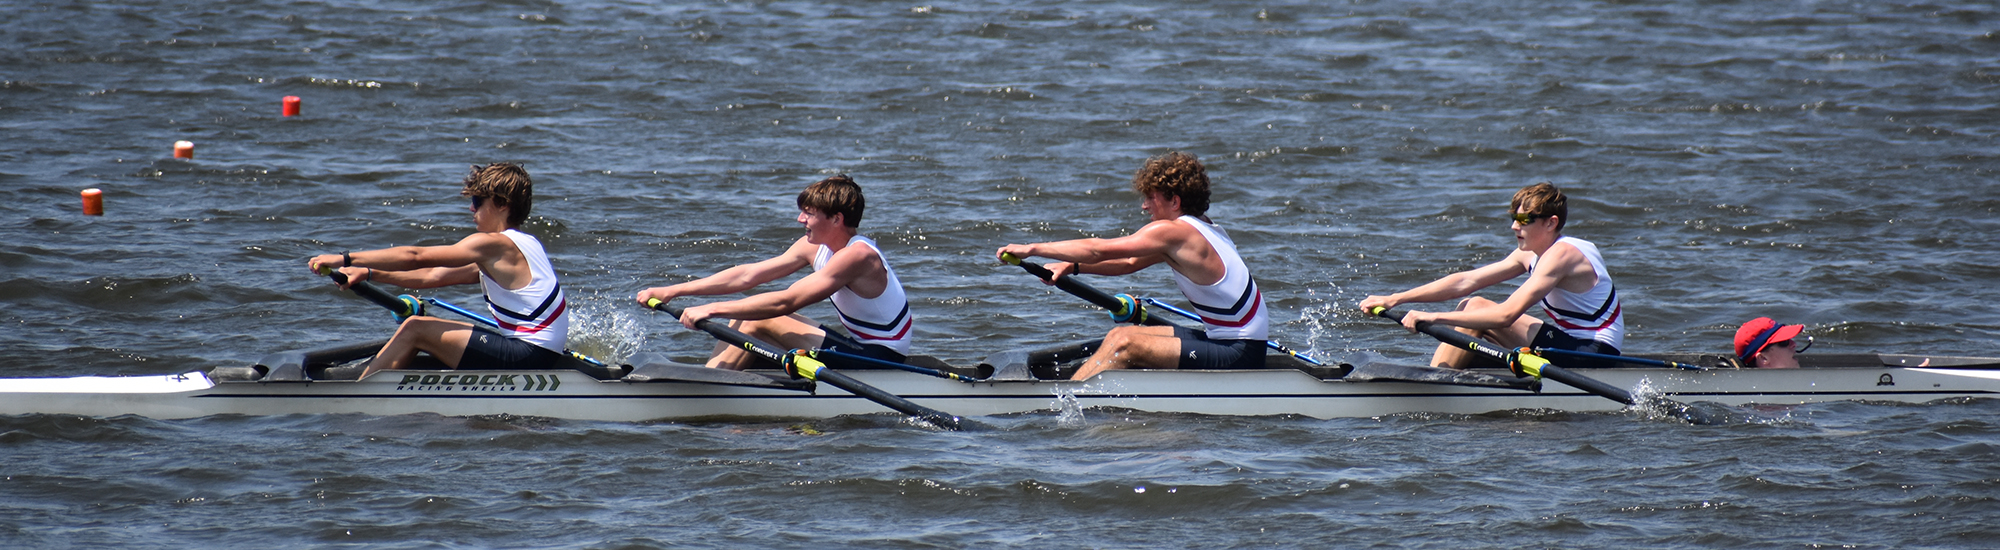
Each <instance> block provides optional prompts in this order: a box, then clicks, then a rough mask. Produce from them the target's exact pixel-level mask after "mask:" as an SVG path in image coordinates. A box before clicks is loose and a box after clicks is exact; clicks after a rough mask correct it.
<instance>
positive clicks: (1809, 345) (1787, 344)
mask: <svg viewBox="0 0 2000 550" xmlns="http://www.w3.org/2000/svg"><path fill="white" fill-rule="evenodd" d="M1812 344H1813V341H1812V337H1811V336H1807V337H1806V342H1805V343H1803V344H1801V343H1798V342H1797V341H1796V340H1786V341H1783V342H1772V343H1771V345H1770V347H1774V348H1791V347H1792V346H1798V347H1797V348H1793V349H1792V353H1803V352H1805V351H1806V350H1807V349H1810V348H1812Z"/></svg>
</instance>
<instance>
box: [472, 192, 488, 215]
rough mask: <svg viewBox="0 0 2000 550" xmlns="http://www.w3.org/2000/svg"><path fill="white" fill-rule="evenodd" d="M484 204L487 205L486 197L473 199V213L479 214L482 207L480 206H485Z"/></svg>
mask: <svg viewBox="0 0 2000 550" xmlns="http://www.w3.org/2000/svg"><path fill="white" fill-rule="evenodd" d="M483 204H486V197H480V196H474V197H472V211H473V212H478V211H479V206H480V205H483Z"/></svg>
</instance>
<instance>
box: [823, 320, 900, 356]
mask: <svg viewBox="0 0 2000 550" xmlns="http://www.w3.org/2000/svg"><path fill="white" fill-rule="evenodd" d="M819 328H820V330H823V331H826V339H825V340H821V341H820V343H819V349H823V350H828V351H837V352H841V353H845V354H848V355H859V356H862V357H867V358H869V359H876V360H881V361H888V362H891V363H901V362H903V361H904V360H905V359H908V357H904V356H903V354H902V353H901V352H898V351H896V349H895V348H891V347H889V346H884V345H881V344H864V343H861V341H860V340H856V339H854V337H853V336H848V335H846V334H843V333H841V332H840V331H837V330H834V329H833V327H829V326H826V325H820V326H819Z"/></svg>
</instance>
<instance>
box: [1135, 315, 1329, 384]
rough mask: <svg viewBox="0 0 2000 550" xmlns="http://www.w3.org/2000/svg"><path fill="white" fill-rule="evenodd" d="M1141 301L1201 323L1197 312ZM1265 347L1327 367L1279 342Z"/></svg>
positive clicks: (1266, 342)
mask: <svg viewBox="0 0 2000 550" xmlns="http://www.w3.org/2000/svg"><path fill="white" fill-rule="evenodd" d="M1139 301H1141V302H1145V303H1147V304H1149V305H1152V306H1153V307H1157V308H1160V309H1164V310H1167V311H1171V312H1174V314H1176V315H1180V316H1182V317H1186V318H1188V319H1192V320H1194V321H1197V322H1199V321H1201V315H1197V314H1195V312H1192V311H1188V310H1185V309H1181V308H1179V307H1176V306H1174V305H1173V304H1169V303H1166V302H1163V301H1160V300H1158V299H1154V298H1140V299H1139ZM1264 347H1268V348H1271V349H1273V350H1277V351H1278V352H1279V353H1283V354H1285V355H1290V356H1292V357H1295V358H1297V359H1298V360H1300V361H1305V362H1307V363H1311V364H1313V365H1317V366H1321V367H1324V366H1326V363H1321V362H1319V360H1318V359H1313V358H1312V356H1310V355H1306V354H1303V353H1299V352H1296V351H1292V348H1288V347H1285V346H1284V345H1283V344H1279V343H1277V342H1274V341H1271V340H1265V341H1264Z"/></svg>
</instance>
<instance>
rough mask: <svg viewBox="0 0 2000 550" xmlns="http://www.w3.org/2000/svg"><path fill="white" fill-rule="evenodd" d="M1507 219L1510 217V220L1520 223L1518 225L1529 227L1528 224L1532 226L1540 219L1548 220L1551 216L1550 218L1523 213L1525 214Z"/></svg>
mask: <svg viewBox="0 0 2000 550" xmlns="http://www.w3.org/2000/svg"><path fill="white" fill-rule="evenodd" d="M1507 217H1509V218H1513V219H1514V221H1515V222H1518V223H1520V224H1521V225H1528V224H1532V223H1535V220H1539V219H1542V218H1546V217H1549V216H1548V215H1547V214H1539V215H1538V214H1528V213H1525V212H1523V213H1516V214H1513V215H1510V216H1507Z"/></svg>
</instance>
